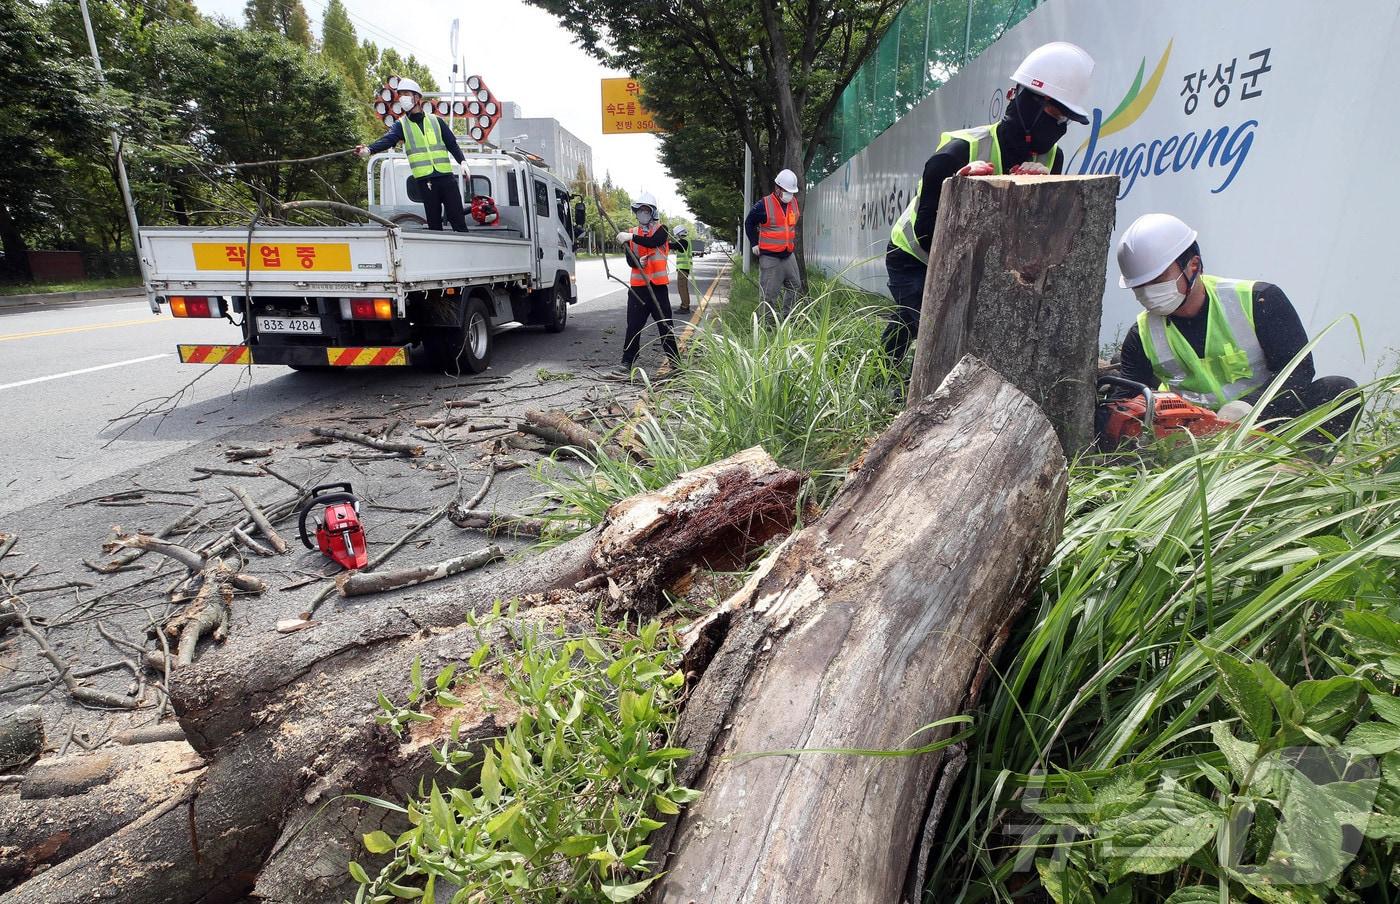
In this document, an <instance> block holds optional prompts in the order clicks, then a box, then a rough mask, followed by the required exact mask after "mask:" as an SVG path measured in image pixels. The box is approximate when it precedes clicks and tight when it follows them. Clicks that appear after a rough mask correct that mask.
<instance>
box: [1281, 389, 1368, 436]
mask: <svg viewBox="0 0 1400 904" xmlns="http://www.w3.org/2000/svg"><path fill="white" fill-rule="evenodd" d="M1355 389H1356V381H1355V380H1353V379H1351V378H1349V377H1318V378H1317V379H1316V380H1313V381H1312V382H1311V383H1309V384H1308V385H1307V386H1306V387H1304V388H1302V389H1300V390H1297V391H1294V390H1286V391H1283V392H1280V393H1279V394H1278V395H1276V396H1274V399H1273V401H1271V402H1269V404H1268V406H1267V407H1266V408H1265V409H1264V411H1263V412H1262V414H1261V417H1260V420H1271V419H1273V418H1288V419H1290V420H1291V419H1292V418H1295V417H1300V416H1302V415H1304V414H1307V413H1308V412H1309V411H1312V410H1313V409H1314V408H1317V407H1319V406H1321V405H1326V404H1327V403H1328V402H1330V401H1332V400H1333V399H1335V398H1337V396H1339V395H1341V394H1342V393H1344V392H1350V391H1352V390H1355ZM1360 416H1361V404H1360V402H1358V403H1357V404H1355V405H1352V406H1351V407H1349V408H1347V409H1346V410H1345V411H1339V412H1337V413H1336V414H1334V415H1332V416H1331V417H1330V418H1328V419H1327V420H1325V421H1323V422H1322V423H1321V424H1320V425H1319V426H1318V429H1317V430H1314V431H1312V432H1310V433H1308V434H1307V436H1306V437H1305V438H1306V439H1307V440H1308V441H1310V442H1317V443H1322V442H1328V441H1330V438H1331V437H1335V438H1337V439H1341V438H1342V437H1343V436H1346V434H1347V433H1348V432H1349V431H1350V430H1351V428H1352V427H1353V426H1355V425H1356V419H1357V418H1358V417H1360ZM1324 434H1325V435H1324Z"/></svg>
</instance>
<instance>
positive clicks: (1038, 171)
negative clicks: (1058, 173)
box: [1011, 160, 1050, 176]
mask: <svg viewBox="0 0 1400 904" xmlns="http://www.w3.org/2000/svg"><path fill="white" fill-rule="evenodd" d="M1011 175H1013V176H1048V175H1050V169H1049V168H1048V167H1047V166H1046V165H1045V164H1043V163H1037V162H1035V161H1034V160H1027V161H1026V162H1025V163H1018V164H1016V165H1015V166H1013V167H1011Z"/></svg>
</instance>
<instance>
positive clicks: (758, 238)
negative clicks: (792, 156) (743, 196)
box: [744, 169, 802, 318]
mask: <svg viewBox="0 0 1400 904" xmlns="http://www.w3.org/2000/svg"><path fill="white" fill-rule="evenodd" d="M801 217H802V211H801V210H799V209H798V206H797V174H796V173H794V172H793V171H792V170H790V169H785V170H783V171H782V172H780V173H778V177H777V178H776V179H774V180H773V191H772V193H770V194H767V195H764V196H763V198H762V199H761V200H760V201H759V202H758V203H757V204H755V205H754V206H753V209H751V210H750V211H749V215H748V216H747V217H745V218H744V232H745V233H746V234H747V235H748V238H749V246H750V247H751V248H753V253H754V254H756V255H758V289H759V292H760V293H761V294H762V296H763V305H764V307H765V308H766V309H767V311H766V312H765V316H773V315H777V316H780V317H783V318H786V317H787V315H788V314H790V313H792V309H793V307H794V306H795V305H796V304H797V293H798V292H801V291H802V271H801V270H800V269H799V268H798V266H797V221H798V220H799V219H800V218H801Z"/></svg>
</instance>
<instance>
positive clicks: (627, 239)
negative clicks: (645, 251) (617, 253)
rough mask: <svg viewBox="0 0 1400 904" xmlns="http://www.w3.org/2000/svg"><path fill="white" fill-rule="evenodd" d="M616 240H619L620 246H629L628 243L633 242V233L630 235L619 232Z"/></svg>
mask: <svg viewBox="0 0 1400 904" xmlns="http://www.w3.org/2000/svg"><path fill="white" fill-rule="evenodd" d="M616 239H617V241H618V243H619V244H622V245H625V244H627V243H628V242H630V241H632V233H630V232H619V233H618V234H617V235H616Z"/></svg>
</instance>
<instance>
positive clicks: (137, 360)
mask: <svg viewBox="0 0 1400 904" xmlns="http://www.w3.org/2000/svg"><path fill="white" fill-rule="evenodd" d="M169 357H170V353H169V352H165V353H163V354H159V355H147V356H146V357H144V358H132V359H131V360H130V361H116V362H113V363H112V364H99V365H97V366H96V367H84V368H83V369H82V370H70V371H67V372H66V373H61V374H50V375H49V376H47V377H34V378H33V379H30V380H20V381H19V382H17V383H0V389H15V388H16V387H19V386H29V385H30V384H32V383H45V382H48V381H49V380H61V379H63V378H64V377H76V376H78V375H79V374H90V373H93V372H94V371H98V370H111V369H112V368H114V367H125V366H127V365H128V364H141V363H143V362H146V361H154V360H156V359H157V358H169Z"/></svg>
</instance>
